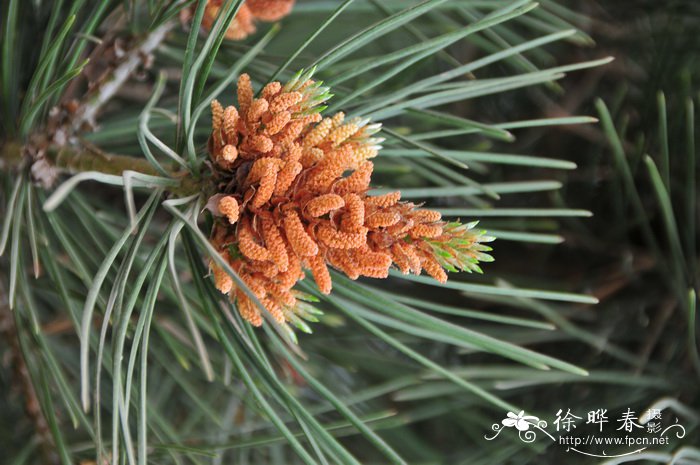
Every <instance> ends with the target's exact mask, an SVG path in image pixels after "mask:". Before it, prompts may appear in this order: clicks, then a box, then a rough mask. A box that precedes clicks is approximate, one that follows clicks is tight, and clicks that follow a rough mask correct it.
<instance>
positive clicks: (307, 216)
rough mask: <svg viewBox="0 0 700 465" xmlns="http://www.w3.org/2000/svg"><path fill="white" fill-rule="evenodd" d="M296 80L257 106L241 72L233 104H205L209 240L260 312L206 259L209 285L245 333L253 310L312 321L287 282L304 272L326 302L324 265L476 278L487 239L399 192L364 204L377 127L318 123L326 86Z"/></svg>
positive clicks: (353, 272) (332, 120) (273, 88)
mask: <svg viewBox="0 0 700 465" xmlns="http://www.w3.org/2000/svg"><path fill="white" fill-rule="evenodd" d="M310 75H311V73H310V72H307V73H305V74H302V73H301V72H300V73H298V74H297V75H296V76H295V77H294V78H293V79H292V80H291V81H290V82H288V83H287V84H285V85H282V84H280V83H279V82H272V83H269V84H267V85H266V86H265V87H264V88H263V89H262V91H261V93H260V96H259V98H254V93H253V89H252V86H251V82H250V78H249V76H248V75H246V74H243V75H241V76H240V78H239V80H238V108H236V107H234V106H228V107H226V108H223V107H222V106H221V104H220V103H219V102H218V101H216V100H215V101H213V102H212V104H211V109H212V134H211V136H210V138H209V143H208V149H209V156H210V159H211V160H210V166H211V170H212V177H213V179H214V182H215V183H216V188H217V192H218V193H217V194H215V195H214V196H212V197H211V199H210V201H209V206H210V210H212V212H213V213H214V219H215V221H214V226H213V229H212V232H211V239H210V240H211V242H212V244H213V245H214V247H215V248H216V249H217V250H218V251H219V253H220V254H221V257H222V258H223V259H224V260H225V261H226V262H227V263H228V264H229V265H230V267H231V268H232V269H233V270H234V271H235V272H236V273H237V275H238V276H239V277H240V278H241V280H242V281H243V282H244V283H245V284H246V286H247V287H248V288H249V290H250V291H252V293H253V294H254V295H255V296H256V297H257V299H258V300H259V302H260V303H261V304H262V306H263V307H264V310H263V309H261V308H260V306H258V305H256V303H255V302H254V301H253V300H252V299H251V298H250V297H249V295H248V294H246V292H245V291H244V290H243V289H242V288H241V287H239V286H236V284H235V283H234V281H233V280H232V279H231V276H230V275H229V274H228V273H227V272H226V271H225V270H224V269H223V268H221V267H220V266H219V265H218V264H217V263H216V262H215V261H214V260H212V261H211V262H210V266H211V269H212V273H213V275H214V279H215V284H216V287H217V288H218V289H219V290H220V291H221V292H222V293H224V294H228V295H229V296H230V298H231V299H232V301H235V303H236V304H237V307H238V310H239V312H240V313H241V315H242V316H243V317H244V318H245V319H246V320H248V321H249V322H250V323H252V324H253V325H256V326H259V325H261V324H262V321H263V318H262V314H261V310H263V311H267V312H269V314H270V316H272V317H273V318H274V319H275V320H276V321H277V322H279V323H286V322H292V323H296V322H298V321H299V318H300V317H301V318H304V319H310V320H313V319H314V317H313V315H311V314H310V313H309V312H308V311H307V309H308V308H309V306H308V305H300V304H299V302H298V299H299V297H300V296H301V295H302V294H301V293H299V292H297V291H296V290H294V285H295V284H296V283H297V282H298V281H299V280H301V279H303V278H304V277H305V272H304V270H310V271H311V274H312V275H313V278H314V280H315V282H316V284H317V286H318V289H319V290H320V291H321V292H322V293H324V294H328V293H329V292H330V291H331V287H332V282H331V276H330V273H329V269H328V267H329V266H331V267H333V268H335V269H337V270H339V271H341V272H342V273H344V274H345V275H347V276H348V277H349V278H351V279H357V278H358V277H360V276H367V277H372V278H386V277H387V276H388V274H389V269H390V268H391V267H392V266H395V267H396V268H398V269H399V270H400V271H401V272H403V273H405V274H407V273H415V274H420V273H421V271H422V270H425V271H426V272H427V273H428V274H429V275H430V276H432V277H433V278H435V279H437V280H438V281H440V282H445V281H446V279H447V275H446V273H445V270H444V269H443V267H446V268H448V269H449V270H458V269H459V270H467V271H474V270H476V271H480V270H479V268H478V265H476V263H477V261H478V260H481V261H484V260H488V259H490V256H488V255H487V254H485V253H483V251H487V250H490V249H489V248H488V247H487V246H485V245H483V244H481V242H485V241H486V240H489V239H490V238H488V237H487V236H483V235H482V234H481V233H482V232H477V231H473V230H471V227H472V226H473V224H469V225H463V224H460V223H446V222H443V221H441V217H440V213H439V212H437V211H433V210H424V209H419V208H417V206H416V205H414V204H413V203H408V202H402V201H400V197H401V194H400V192H391V193H387V194H384V195H377V196H370V195H368V191H369V189H370V185H369V184H370V178H371V175H372V171H373V167H374V165H373V163H372V162H371V161H369V160H370V159H371V158H373V157H375V156H376V155H377V153H378V151H379V149H380V148H381V146H380V145H378V144H380V143H381V142H382V141H383V139H380V138H376V137H373V136H374V135H375V133H376V132H378V131H379V129H380V125H379V124H368V123H369V121H368V120H367V119H359V118H354V119H351V120H346V119H345V116H344V114H343V113H337V114H335V115H334V116H332V117H329V118H323V117H322V116H321V113H320V110H321V109H322V107H319V105H320V104H321V103H322V102H324V101H325V100H327V99H328V98H330V94H329V93H328V88H326V87H322V86H321V83H320V82H314V81H313V80H310V79H309V77H310Z"/></svg>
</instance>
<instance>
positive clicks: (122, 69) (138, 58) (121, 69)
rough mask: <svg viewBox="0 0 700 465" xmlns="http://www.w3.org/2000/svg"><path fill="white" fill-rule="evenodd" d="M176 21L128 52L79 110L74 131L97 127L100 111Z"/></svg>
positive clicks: (74, 122)
mask: <svg viewBox="0 0 700 465" xmlns="http://www.w3.org/2000/svg"><path fill="white" fill-rule="evenodd" d="M175 24H176V23H175V22H174V21H170V22H166V23H164V24H162V25H161V26H159V27H157V28H156V29H154V30H153V31H151V32H150V33H149V34H148V35H147V36H146V37H145V38H144V39H143V40H142V41H141V42H140V43H139V44H138V45H137V46H136V47H134V48H132V49H131V50H128V51H127V52H126V57H125V58H124V59H123V61H122V62H121V64H119V66H117V67H116V68H114V70H112V72H111V73H110V75H109V76H108V77H107V78H106V79H105V81H104V83H103V84H101V85H100V86H99V89H98V90H97V93H96V94H95V95H94V96H92V97H90V98H89V99H88V100H87V102H85V104H84V105H83V106H82V107H81V108H80V109H79V110H78V112H77V113H76V115H75V117H74V119H73V122H72V123H73V129H74V130H76V131H77V130H79V129H80V128H81V127H82V126H83V125H84V124H89V125H91V126H94V125H95V118H96V117H97V114H98V113H99V111H100V109H101V108H102V107H103V106H104V105H105V104H106V103H107V102H109V101H110V100H111V99H112V97H114V96H115V94H116V93H117V92H118V91H119V89H120V88H121V87H122V86H123V85H124V84H125V83H126V82H127V80H128V79H129V77H130V76H131V75H132V73H133V72H134V71H135V70H136V69H137V68H138V67H139V65H141V64H142V63H143V61H144V57H146V56H148V55H150V54H151V53H152V52H153V51H154V50H155V49H156V48H157V47H158V46H159V45H160V44H161V43H162V42H163V40H165V37H166V35H167V34H168V32H169V31H170V30H171V29H172V28H173V27H174V26H175Z"/></svg>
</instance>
